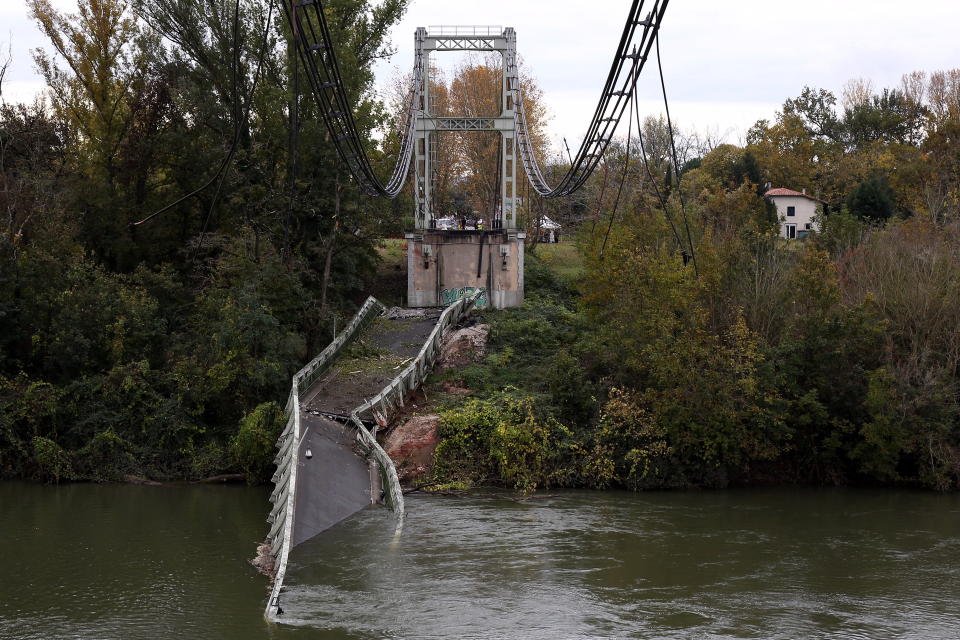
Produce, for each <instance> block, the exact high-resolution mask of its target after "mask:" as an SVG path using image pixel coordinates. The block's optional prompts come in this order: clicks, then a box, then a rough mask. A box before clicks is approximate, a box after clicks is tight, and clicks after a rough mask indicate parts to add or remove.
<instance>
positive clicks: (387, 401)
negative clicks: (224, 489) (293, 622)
mask: <svg viewBox="0 0 960 640" xmlns="http://www.w3.org/2000/svg"><path fill="white" fill-rule="evenodd" d="M482 293H483V292H482V291H476V292H475V293H473V294H472V295H469V296H466V297H463V298H461V299H459V300H457V301H456V302H454V303H453V304H451V305H450V306H449V307H447V308H446V309H444V311H443V313H441V314H440V318H439V319H438V320H437V324H436V325H435V326H434V327H433V330H432V331H431V332H430V335H429V336H428V337H427V339H426V340H425V341H424V344H423V347H422V348H421V349H420V352H419V353H418V354H417V356H416V358H414V359H413V361H412V362H411V363H410V364H409V365H407V367H406V368H405V369H404V370H403V371H402V372H401V373H400V375H398V376H397V377H396V378H394V379H393V380H391V381H390V383H389V384H387V386H385V387H384V388H383V390H382V391H381V392H380V393H378V394H377V395H375V396H374V397H373V398H371V399H370V400H367V401H366V402H364V403H363V404H361V405H360V406H359V407H357V408H356V409H354V410H353V411H352V412H351V413H350V421H351V423H352V424H353V426H354V427H355V428H356V430H357V440H358V441H359V442H360V444H361V445H362V446H363V448H364V449H365V450H366V451H367V453H368V455H370V456H372V457H373V458H374V459H375V460H376V461H377V466H378V467H379V469H380V474H381V480H382V483H383V486H384V497H385V500H386V502H387V504H388V506H389V507H390V508H391V509H393V510H394V511H395V512H396V513H397V514H399V515H400V516H401V517H402V516H403V513H404V502H403V491H402V490H401V488H400V480H399V478H398V476H397V469H396V467H395V466H394V464H393V461H392V460H391V459H390V456H388V455H387V453H386V452H385V451H384V450H383V448H382V447H381V446H380V444H379V443H377V438H376V429H374V431H373V433H371V432H370V431H369V430H367V427H366V426H365V425H364V424H363V421H362V420H361V416H362V415H363V414H365V413H366V414H369V415H370V416H371V417H372V418H373V420H374V421H375V422H376V423H377V424H383V425H386V424H387V423H388V422H389V418H390V416H391V414H395V413H396V412H397V411H399V410H400V409H402V408H403V406H404V397H405V396H406V395H407V393H409V392H411V391H414V390H415V389H417V387H418V386H419V385H421V384H422V383H423V381H424V379H426V377H427V375H428V374H429V373H430V371H431V369H432V368H433V365H434V363H435V362H436V360H437V357H438V356H439V354H440V342H441V340H442V339H443V335H444V333H445V332H446V330H447V329H449V328H450V327H452V326H454V325H456V324H457V323H459V322H460V320H462V319H463V317H464V316H466V315H467V314H468V313H470V311H472V310H473V308H474V307H475V306H476V303H477V300H478V299H479V297H480V296H481V294H482ZM383 311H384V306H383V305H382V304H380V303H379V302H378V301H377V300H376V299H375V298H373V297H372V296H371V297H370V298H367V301H366V302H365V303H364V305H363V307H362V308H361V309H360V311H358V312H357V314H356V315H355V316H354V317H353V319H352V320H351V321H350V324H349V325H347V328H346V329H345V330H344V332H343V333H341V334H340V335H339V336H337V337H336V339H334V341H333V342H332V343H330V345H329V346H328V347H327V348H326V349H324V350H323V352H322V353H321V354H320V355H319V356H317V357H316V358H314V359H313V360H311V361H310V363H309V364H307V366H305V367H304V368H303V369H301V370H300V371H299V372H297V374H296V375H295V376H293V383H292V386H291V390H290V397H289V399H288V400H287V407H286V411H287V415H288V416H289V418H288V419H287V426H286V428H285V429H284V431H283V433H282V434H281V436H280V438H279V439H278V440H277V448H278V450H279V451H278V453H277V457H276V458H275V459H274V462H275V463H276V464H277V471H276V473H275V474H274V476H273V480H274V482H275V483H276V487H275V488H274V490H273V494H272V495H271V496H270V501H271V502H273V509H272V510H271V512H270V517H269V518H267V521H268V522H270V523H271V524H272V525H273V526H272V527H271V529H270V533H269V535H268V536H267V542H268V543H269V544H270V552H271V555H272V556H273V558H274V566H275V567H276V572H275V574H274V582H273V590H272V592H271V593H270V599H269V600H268V601H267V610H266V614H265V615H266V618H267V619H268V620H271V621H276V620H277V616H278V612H279V608H280V601H279V598H280V589H281V588H282V587H283V579H284V577H285V576H286V571H287V559H288V558H289V555H290V541H291V539H292V531H293V517H292V516H293V510H294V505H295V502H296V486H297V460H296V457H297V452H298V451H299V446H298V443H299V441H300V436H301V434H302V430H301V428H300V389H301V388H302V389H304V390H306V389H308V388H309V387H310V385H312V384H313V382H314V381H316V379H317V378H318V377H320V375H322V373H323V372H324V371H326V370H327V368H328V367H329V366H330V364H331V363H332V362H333V360H334V359H335V358H336V356H337V355H338V354H339V353H340V351H341V350H342V349H343V347H344V346H346V344H347V343H349V342H350V341H351V340H353V338H355V337H356V335H357V334H358V333H359V331H360V329H361V328H363V326H365V325H366V324H367V322H369V321H370V319H372V318H373V317H374V316H376V315H380V314H381V313H383Z"/></svg>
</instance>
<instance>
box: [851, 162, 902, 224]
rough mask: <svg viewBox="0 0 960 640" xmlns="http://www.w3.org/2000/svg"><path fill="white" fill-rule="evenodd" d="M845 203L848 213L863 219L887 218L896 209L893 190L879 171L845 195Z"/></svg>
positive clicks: (879, 219)
mask: <svg viewBox="0 0 960 640" xmlns="http://www.w3.org/2000/svg"><path fill="white" fill-rule="evenodd" d="M846 204H847V208H848V209H849V210H850V213H852V214H854V215H856V216H858V217H860V218H862V219H865V220H875V221H884V220H888V219H889V218H890V217H891V216H893V214H894V212H895V211H896V202H895V200H894V194H893V190H892V189H891V188H890V183H889V182H888V181H887V178H886V176H884V175H883V174H881V173H874V174H873V175H871V176H870V177H868V178H867V179H866V180H864V181H863V182H861V183H860V184H858V185H857V186H856V187H855V188H854V189H853V191H851V192H850V194H849V195H848V196H847V202H846Z"/></svg>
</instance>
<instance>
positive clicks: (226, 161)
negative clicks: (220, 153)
mask: <svg viewBox="0 0 960 640" xmlns="http://www.w3.org/2000/svg"><path fill="white" fill-rule="evenodd" d="M273 3H274V0H270V8H269V11H268V13H267V20H266V22H265V23H264V25H263V38H262V41H261V44H260V55H259V59H258V60H257V70H256V73H254V76H253V84H252V86H251V88H250V94H251V99H250V102H249V103H247V108H246V109H245V111H244V118H245V119H249V117H250V108H251V107H252V106H253V98H252V95H253V93H254V92H256V90H257V84H258V82H259V80H260V70H261V69H262V68H263V59H264V57H265V56H266V52H267V40H268V37H269V35H270V23H271V22H272V20H273ZM237 5H238V6H239V0H237ZM236 37H237V36H235V38H236ZM235 113H236V112H235ZM241 129H242V128H241V126H240V123H239V122H237V121H236V118H235V119H234V130H233V140H232V141H231V143H230V149H229V150H228V151H227V155H226V156H224V158H223V161H221V162H220V166H219V167H218V168H217V171H216V172H215V173H214V174H213V175H212V176H211V177H210V179H209V180H207V181H206V182H205V183H203V184H202V185H200V186H199V187H197V188H196V189H194V190H193V191H191V192H190V193H188V194H186V195H184V196H181V197H180V198H177V199H176V200H174V201H173V202H171V203H170V204H168V205H166V206H164V207H161V208H160V209H157V210H156V211H154V212H153V213H151V214H150V215H148V216H147V217H145V218H143V219H142V220H140V221H138V222H134V223H133V224H132V225H131V226H134V227H137V226H140V225H142V224H144V223H145V222H149V221H150V220H153V219H154V218H156V217H157V216H159V215H161V214H163V213H166V212H167V211H169V210H170V209H173V208H174V207H175V206H177V205H178V204H181V203H182V202H186V201H187V200H189V199H190V198H192V197H194V196H196V195H199V194H200V193H202V192H204V191H206V190H207V189H208V188H209V187H210V185H212V184H213V183H214V182H216V181H217V180H218V179H220V177H221V176H222V175H223V174H224V172H226V170H227V167H228V166H229V165H230V162H231V161H232V160H233V156H234V155H235V154H236V152H237V146H238V145H239V144H240V133H241ZM221 184H222V182H221ZM217 191H218V192H219V187H218V188H217ZM204 226H206V223H205V224H204Z"/></svg>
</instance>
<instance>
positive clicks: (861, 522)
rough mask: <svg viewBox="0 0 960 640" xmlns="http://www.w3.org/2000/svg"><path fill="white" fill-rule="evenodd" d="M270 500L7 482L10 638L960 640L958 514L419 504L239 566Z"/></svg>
mask: <svg viewBox="0 0 960 640" xmlns="http://www.w3.org/2000/svg"><path fill="white" fill-rule="evenodd" d="M266 499H267V490H266V489H261V488H246V487H210V486H189V487H139V486H125V485H89V484H78V485H62V486H38V485H29V484H23V483H0V544H2V565H0V638H3V639H4V640H26V639H34V638H37V639H43V640H50V639H59V638H71V639H74V638H76V639H84V640H86V639H90V640H93V639H97V640H99V639H112V638H117V639H123V640H139V639H144V640H147V639H149V640H157V639H163V638H188V639H191V640H193V639H205V638H211V639H220V638H222V639H224V640H246V639H260V638H280V639H286V638H291V639H301V638H302V639H313V638H316V639H327V638H344V639H348V638H349V639H354V638H356V639H359V638H364V639H366V638H512V639H514V638H515V639H528V638H529V639H533V638H550V639H562V638H883V639H890V638H917V639H920V638H924V639H930V638H951V639H953V638H958V637H960V606H958V605H960V495H957V494H950V495H938V494H933V493H922V492H909V491H867V490H855V489H842V490H840V489H831V490H826V489H824V490H816V489H792V488H780V489H749V490H730V491H716V492H674V493H643V494H632V493H621V492H580V491H570V492H556V493H555V494H538V495H535V496H533V497H531V498H529V499H518V498H517V497H515V496H510V495H508V494H502V493H480V494H476V495H473V496H470V497H440V496H417V495H413V496H409V497H408V504H407V510H408V514H407V517H406V519H405V521H404V523H403V527H402V532H400V533H399V534H398V533H397V532H396V531H395V527H394V519H393V516H392V515H391V514H390V513H389V512H387V511H385V510H383V509H380V508H371V509H369V510H365V511H362V512H360V513H359V514H357V515H356V516H354V517H353V518H351V519H350V520H348V521H346V522H344V523H341V524H340V525H338V526H337V527H335V528H333V529H331V530H329V531H327V532H325V533H323V534H321V535H320V536H318V537H317V538H314V539H313V540H311V541H309V542H307V543H305V544H304V545H302V546H300V547H298V548H297V549H295V550H294V553H293V555H292V556H291V569H290V572H289V574H288V579H287V585H288V587H287V588H286V589H285V590H284V595H283V598H282V601H281V604H282V606H283V608H284V610H285V614H284V617H285V619H286V620H287V621H288V623H289V624H286V625H268V624H267V623H265V622H264V620H263V617H262V616H263V608H264V606H265V603H266V596H267V581H266V579H265V578H264V577H263V576H261V575H259V574H257V573H256V571H254V569H253V568H252V567H251V566H250V565H249V564H248V563H247V560H248V559H249V558H250V557H251V556H252V555H253V553H254V547H255V543H256V541H257V540H258V539H260V538H261V537H262V536H263V535H264V533H265V532H266V523H265V522H264V517H265V515H266V511H267V505H268V503H267V501H266Z"/></svg>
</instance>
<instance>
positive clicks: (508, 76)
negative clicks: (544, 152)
mask: <svg viewBox="0 0 960 640" xmlns="http://www.w3.org/2000/svg"><path fill="white" fill-rule="evenodd" d="M477 33H483V34H484V35H482V36H480V35H475V34H477ZM467 34H469V35H467ZM415 41H416V47H417V51H416V61H417V62H416V63H417V64H418V65H420V68H419V69H418V70H417V71H416V72H415V74H416V75H417V76H418V77H419V78H420V82H421V83H422V84H421V86H419V87H416V88H415V92H416V93H417V94H418V95H419V96H420V104H419V105H418V106H419V109H418V110H417V114H416V117H415V125H414V128H415V133H414V137H415V139H416V144H415V145H414V155H415V157H414V167H415V169H414V176H415V179H416V188H415V192H416V197H415V215H414V219H415V222H416V227H417V229H432V228H435V227H436V210H435V209H434V207H433V204H434V198H433V180H432V177H433V175H434V174H435V172H436V169H437V167H436V166H434V163H435V162H436V153H434V152H433V151H434V150H435V149H436V146H437V144H438V140H437V138H438V136H439V133H440V132H442V131H457V132H472V131H493V132H497V134H498V135H499V136H500V140H499V148H500V149H501V153H499V154H498V164H499V166H498V168H497V170H498V171H499V172H500V179H499V180H498V181H497V184H498V185H499V187H500V193H499V197H498V198H497V200H498V206H497V207H496V211H494V213H493V218H492V220H490V223H489V226H490V228H493V229H514V228H516V226H517V204H518V199H517V197H516V184H517V166H516V162H515V160H516V150H517V147H516V145H517V142H516V141H517V135H516V126H517V119H516V114H515V104H514V93H513V87H515V86H517V84H518V83H517V81H516V80H517V78H516V73H517V68H516V65H515V64H514V65H511V64H510V61H511V60H516V57H517V55H516V53H517V51H516V47H517V39H516V37H514V36H513V29H510V28H507V29H504V30H503V31H502V32H500V33H496V31H495V29H494V28H491V27H461V26H457V27H431V29H430V30H429V31H428V30H427V29H425V28H423V27H420V28H419V29H417V31H416V35H415ZM437 51H492V52H497V53H500V54H501V56H502V58H503V73H502V80H501V82H502V86H501V91H500V114H499V115H497V116H489V117H452V118H451V117H436V116H434V115H432V112H431V111H432V110H431V107H432V104H431V99H430V98H431V96H430V54H431V53H433V52H437Z"/></svg>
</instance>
